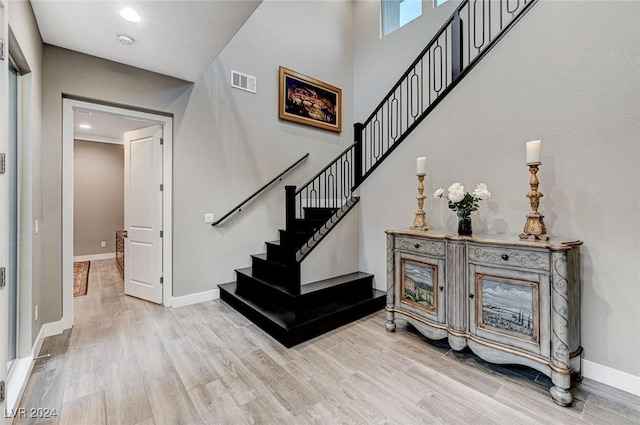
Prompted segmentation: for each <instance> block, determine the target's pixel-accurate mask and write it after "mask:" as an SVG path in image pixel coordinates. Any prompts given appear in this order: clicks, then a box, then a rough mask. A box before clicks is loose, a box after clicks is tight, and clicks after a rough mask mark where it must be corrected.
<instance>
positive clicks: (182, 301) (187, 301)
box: [171, 288, 220, 308]
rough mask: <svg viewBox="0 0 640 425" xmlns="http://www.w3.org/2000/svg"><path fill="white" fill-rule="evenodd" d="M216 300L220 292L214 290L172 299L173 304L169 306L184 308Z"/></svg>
mask: <svg viewBox="0 0 640 425" xmlns="http://www.w3.org/2000/svg"><path fill="white" fill-rule="evenodd" d="M218 298H220V290H219V289H218V288H216V289H212V290H210V291H204V292H198V293H196V294H189V295H184V296H182V297H173V303H172V304H171V307H174V308H177V307H184V306H187V305H191V304H198V303H202V302H205V301H211V300H217V299H218Z"/></svg>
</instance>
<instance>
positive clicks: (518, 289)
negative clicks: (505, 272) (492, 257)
mask: <svg viewBox="0 0 640 425" xmlns="http://www.w3.org/2000/svg"><path fill="white" fill-rule="evenodd" d="M538 293H539V285H538V282H532V281H528V280H519V279H511V278H505V277H499V276H490V275H485V274H476V324H477V326H478V328H480V329H484V330H486V331H489V332H493V333H497V334H501V335H506V336H509V337H512V338H517V339H521V340H524V341H528V342H532V343H534V344H539V343H540V308H539V297H538Z"/></svg>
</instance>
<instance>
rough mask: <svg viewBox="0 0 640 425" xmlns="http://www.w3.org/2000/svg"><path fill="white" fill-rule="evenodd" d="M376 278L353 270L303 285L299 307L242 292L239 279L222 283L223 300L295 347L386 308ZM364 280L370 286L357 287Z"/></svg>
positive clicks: (288, 344) (270, 333) (275, 337)
mask: <svg viewBox="0 0 640 425" xmlns="http://www.w3.org/2000/svg"><path fill="white" fill-rule="evenodd" d="M372 279H373V276H372V275H369V274H366V273H351V274H348V275H344V276H339V277H336V278H332V279H326V280H323V281H319V282H314V283H311V284H309V285H303V286H302V295H301V296H299V297H294V302H295V301H296V300H297V301H299V302H300V305H299V306H297V307H296V306H293V307H292V306H286V304H288V303H285V305H283V303H282V300H280V299H277V298H274V299H271V300H269V299H266V298H265V297H264V294H262V296H261V295H257V296H255V295H254V296H252V294H250V293H246V291H241V293H238V291H237V289H238V287H237V284H236V282H232V283H225V284H222V285H218V287H219V288H220V298H221V299H222V300H223V301H225V302H226V303H227V304H229V305H230V306H232V307H233V308H234V309H236V310H237V311H239V312H240V313H242V314H243V315H244V316H246V317H247V318H248V319H249V320H251V321H252V322H253V323H255V324H256V325H257V326H258V327H260V328H261V329H262V330H264V331H265V332H266V333H268V334H269V335H271V336H272V337H273V338H274V339H276V340H277V341H278V342H280V343H281V344H282V345H284V346H285V347H292V346H294V345H297V344H300V343H301V342H304V341H307V340H309V339H312V338H315V337H316V336H319V335H322V334H323V333H326V332H329V331H330V330H333V329H336V328H338V327H340V326H342V325H345V324H347V323H350V322H353V321H354V320H357V319H360V318H362V317H364V316H366V315H368V314H371V313H373V312H375V311H378V310H380V309H381V308H383V307H384V305H385V302H386V293H385V292H383V291H379V290H377V289H373V288H372V286H371V282H372ZM354 282H355V283H354ZM363 283H364V284H368V285H369V288H368V289H366V290H364V291H363V290H357V291H354V290H353V288H354V285H362V284H363ZM328 295H330V296H328Z"/></svg>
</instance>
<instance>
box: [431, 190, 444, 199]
mask: <svg viewBox="0 0 640 425" xmlns="http://www.w3.org/2000/svg"><path fill="white" fill-rule="evenodd" d="M443 193H444V189H443V188H439V189H438V190H436V191H435V192H434V193H433V199H437V198H439V197H441V196H442V194H443Z"/></svg>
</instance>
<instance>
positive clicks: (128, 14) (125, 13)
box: [120, 7, 142, 22]
mask: <svg viewBox="0 0 640 425" xmlns="http://www.w3.org/2000/svg"><path fill="white" fill-rule="evenodd" d="M120 16H122V17H123V18H124V19H126V20H127V21H129V22H140V21H141V20H142V18H140V15H138V12H136V11H135V10H133V9H132V8H130V7H125V8H124V9H120Z"/></svg>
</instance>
